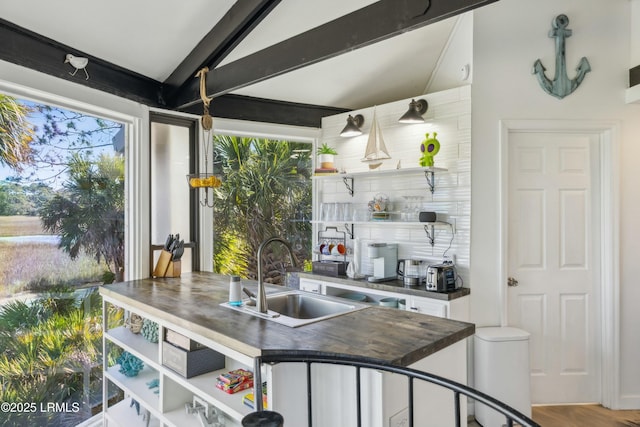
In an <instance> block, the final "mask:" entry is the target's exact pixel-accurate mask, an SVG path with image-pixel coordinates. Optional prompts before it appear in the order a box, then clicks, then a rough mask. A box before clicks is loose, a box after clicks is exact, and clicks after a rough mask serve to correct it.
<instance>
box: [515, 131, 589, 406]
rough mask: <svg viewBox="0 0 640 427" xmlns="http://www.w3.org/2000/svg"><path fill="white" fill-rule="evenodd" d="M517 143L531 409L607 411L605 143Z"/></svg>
mask: <svg viewBox="0 0 640 427" xmlns="http://www.w3.org/2000/svg"><path fill="white" fill-rule="evenodd" d="M508 141H509V142H508V152H509V163H508V165H509V166H508V173H509V179H508V184H507V185H508V203H509V204H508V215H507V216H508V238H507V246H508V247H507V257H508V266H507V273H508V277H509V282H510V286H509V287H508V291H507V304H508V310H507V316H508V324H509V326H515V327H518V328H521V329H524V330H526V331H528V332H529V333H531V338H530V342H529V346H530V360H531V399H532V403H534V404H536V403H540V404H542V403H545V404H554V403H587V402H600V401H601V381H600V356H599V354H600V337H599V331H600V329H599V321H598V319H599V301H598V295H599V293H598V289H599V286H600V274H599V272H600V265H599V260H600V253H599V251H600V241H599V236H600V228H599V224H600V219H599V218H600V210H599V209H600V203H601V202H600V200H601V197H600V186H599V166H598V165H599V156H600V154H599V149H598V147H599V145H598V141H599V135H598V134H596V133H567V132H525V131H511V132H510V133H509V138H508ZM505 285H506V284H505ZM514 285H516V286H514Z"/></svg>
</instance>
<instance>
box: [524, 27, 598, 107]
mask: <svg viewBox="0 0 640 427" xmlns="http://www.w3.org/2000/svg"><path fill="white" fill-rule="evenodd" d="M552 25H553V29H552V30H551V31H549V37H551V38H554V39H556V74H555V76H554V78H553V80H550V79H549V78H548V77H547V76H546V75H545V71H546V68H544V65H542V61H540V59H538V60H536V62H535V63H534V64H533V74H535V75H536V77H538V83H540V86H541V87H542V89H544V91H545V92H547V93H548V94H549V95H551V96H555V97H556V98H559V99H562V98H564V97H565V96H567V95H570V94H572V93H573V91H574V90H576V89H577V88H578V86H580V83H582V80H584V77H585V76H586V75H587V73H588V72H589V71H591V65H589V61H588V60H587V58H586V57H584V56H583V57H582V59H581V60H580V63H579V64H578V68H576V71H577V73H578V75H577V76H576V78H575V79H570V78H569V76H567V63H566V59H565V40H566V39H567V37H571V33H572V31H571V30H569V29H567V25H569V18H568V17H567V15H558V16H556V18H555V19H554V20H553V22H552Z"/></svg>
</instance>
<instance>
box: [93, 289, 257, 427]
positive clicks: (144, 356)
mask: <svg viewBox="0 0 640 427" xmlns="http://www.w3.org/2000/svg"><path fill="white" fill-rule="evenodd" d="M103 299H104V302H103V304H104V308H103V315H104V317H103V318H104V338H103V341H104V354H105V357H104V385H103V392H104V402H103V403H104V407H105V408H106V409H105V411H104V425H105V426H123V427H129V426H136V425H140V426H146V425H147V422H146V417H147V416H148V417H150V422H149V424H148V425H149V426H158V427H190V426H193V427H198V426H200V425H201V424H200V421H199V419H198V418H196V417H195V416H194V415H193V414H188V413H187V411H186V409H185V404H191V403H192V402H193V398H194V396H196V397H198V398H199V399H201V400H202V401H204V402H206V403H207V404H209V405H212V406H213V407H215V408H217V410H219V411H221V413H222V414H223V416H224V423H225V424H224V425H225V426H240V422H241V420H242V418H243V417H244V416H245V415H247V414H248V413H250V412H252V410H251V409H250V408H249V407H248V406H246V405H244V404H243V402H242V399H243V397H244V395H246V394H247V393H249V392H250V391H252V390H251V389H248V390H246V391H244V392H238V393H236V394H227V393H225V392H223V391H221V390H219V389H217V388H216V386H215V384H216V377H217V376H218V375H220V374H221V373H223V372H227V371H230V370H232V369H238V368H243V369H246V370H252V369H253V360H252V359H251V358H249V357H247V356H245V355H242V354H240V353H237V352H234V351H233V350H230V349H227V348H225V347H224V346H221V345H220V344H218V343H215V342H212V341H209V340H207V339H205V338H203V337H200V336H198V335H197V334H193V333H191V332H190V331H187V330H184V329H182V328H181V327H180V326H179V325H173V324H171V323H168V322H164V321H160V320H158V319H156V318H154V317H153V316H150V315H149V314H148V313H145V312H143V311H141V310H139V309H133V310H132V309H131V308H130V307H126V306H124V304H121V303H119V302H113V301H110V300H109V299H108V298H106V297H104V296H103ZM118 310H125V311H126V312H133V313H136V314H138V315H140V316H142V317H143V318H145V319H149V320H151V321H154V322H155V323H157V324H158V327H159V332H158V335H159V337H160V340H159V342H158V343H151V342H149V341H147V340H146V339H145V338H144V337H143V336H142V335H140V334H134V333H132V332H131V331H130V330H129V329H128V328H126V327H125V326H124V324H123V321H122V320H114V319H121V318H120V317H119V316H113V313H117V312H118ZM111 323H115V325H114V324H111ZM166 329H170V330H173V331H175V332H178V333H180V334H182V335H184V336H186V337H188V338H189V339H191V340H194V341H196V342H199V343H201V344H203V345H204V346H206V347H209V348H211V349H213V350H215V351H216V352H219V353H221V354H223V355H224V356H225V357H224V361H225V362H224V363H225V366H224V367H222V368H221V369H219V370H216V371H213V372H209V373H206V374H202V375H198V376H194V377H192V378H189V379H187V378H185V377H183V376H181V375H180V374H178V373H176V372H174V371H172V370H170V369H168V368H167V367H165V366H163V365H162V362H161V361H162V357H161V355H162V349H163V346H164V345H170V344H166V343H164V342H163V341H162V337H164V331H165V330H166ZM118 348H119V349H122V350H125V351H127V352H129V353H131V354H132V355H134V356H136V357H137V358H139V359H140V360H141V361H142V362H143V363H144V369H142V371H140V372H139V373H138V375H136V376H133V377H127V376H125V375H124V374H122V373H120V372H119V370H120V365H118V364H115V365H113V366H110V364H111V363H112V362H111V361H110V360H112V359H113V358H112V357H110V356H109V355H110V354H113V350H117V349H118ZM154 380H157V381H158V384H159V386H158V387H150V385H153V384H152V381H154ZM118 390H120V391H121V393H118ZM117 395H120V396H122V395H124V399H122V400H120V401H119V402H117V403H113V401H112V398H113V397H114V396H117ZM132 399H133V400H135V401H136V402H138V404H139V406H140V415H138V413H137V408H136V406H135V405H133V404H132ZM113 400H117V399H113Z"/></svg>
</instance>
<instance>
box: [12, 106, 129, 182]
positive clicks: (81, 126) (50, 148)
mask: <svg viewBox="0 0 640 427" xmlns="http://www.w3.org/2000/svg"><path fill="white" fill-rule="evenodd" d="M18 101H19V102H20V103H22V104H25V105H27V106H30V107H34V106H35V105H37V104H36V103H34V102H30V101H23V100H18ZM57 110H59V112H60V114H61V115H60V117H63V116H62V115H64V116H67V117H68V116H71V115H73V116H74V117H75V116H76V114H78V113H75V112H73V111H69V110H65V109H57ZM54 113H55V114H56V115H58V111H55V110H54ZM29 122H30V123H31V124H32V125H33V126H34V127H35V128H36V133H37V134H38V135H43V126H44V125H45V123H46V119H45V117H44V115H43V114H41V113H40V112H39V111H38V110H35V108H34V112H33V113H32V114H31V115H30V116H29ZM56 122H57V123H58V126H59V127H60V128H62V129H65V128H66V126H65V124H64V122H63V121H62V120H56ZM74 123H75V124H76V128H77V129H76V130H79V131H81V130H84V131H90V130H93V129H96V128H97V127H98V126H97V124H96V118H95V117H91V116H82V117H81V118H79V119H76V120H74ZM105 123H106V124H107V125H108V126H109V127H113V129H109V130H108V131H105V132H103V133H101V134H100V135H93V136H91V137H90V138H89V144H90V145H92V146H94V147H96V148H92V150H91V151H92V152H93V154H94V155H95V156H96V157H97V156H98V155H100V154H101V153H106V154H109V155H113V154H114V153H115V151H114V149H113V146H112V145H111V139H112V138H113V136H114V135H115V134H116V133H117V132H118V130H119V129H118V126H119V124H118V123H116V122H112V121H108V120H105ZM74 141H75V138H55V139H52V140H49V141H48V144H47V145H45V146H37V148H38V149H39V151H40V152H41V153H42V154H43V155H46V154H48V155H50V156H53V157H54V158H56V157H59V156H62V157H63V158H66V156H67V155H69V154H70V153H71V152H73V151H83V152H86V150H78V149H74V148H73V147H72V146H73V143H74ZM64 169H65V167H64V166H56V165H45V164H44V163H40V164H38V165H35V166H28V167H25V169H24V171H23V172H22V173H20V174H18V173H17V172H16V171H14V170H13V169H11V168H9V167H7V166H4V165H0V181H4V180H5V179H6V178H9V177H17V176H20V177H22V178H25V179H27V182H29V183H31V182H35V181H38V180H40V181H42V182H44V183H46V184H48V185H50V186H51V187H53V188H59V187H60V186H61V185H62V183H63V182H64V181H65V179H66V176H65V174H64Z"/></svg>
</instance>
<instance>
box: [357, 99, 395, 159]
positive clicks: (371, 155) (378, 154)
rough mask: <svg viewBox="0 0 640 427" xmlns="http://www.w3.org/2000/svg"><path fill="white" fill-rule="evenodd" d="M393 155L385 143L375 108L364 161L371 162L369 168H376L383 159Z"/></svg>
mask: <svg viewBox="0 0 640 427" xmlns="http://www.w3.org/2000/svg"><path fill="white" fill-rule="evenodd" d="M390 158H391V156H390V155H389V152H388V151H387V147H386V145H384V138H383V137H382V131H381V130H380V125H378V120H377V119H376V111H375V110H373V121H372V122H371V130H370V131H369V140H368V141H367V148H366V149H365V151H364V157H363V158H362V160H361V161H362V162H365V163H369V169H375V168H377V167H378V166H380V165H381V164H382V161H381V160H386V159H390Z"/></svg>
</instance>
